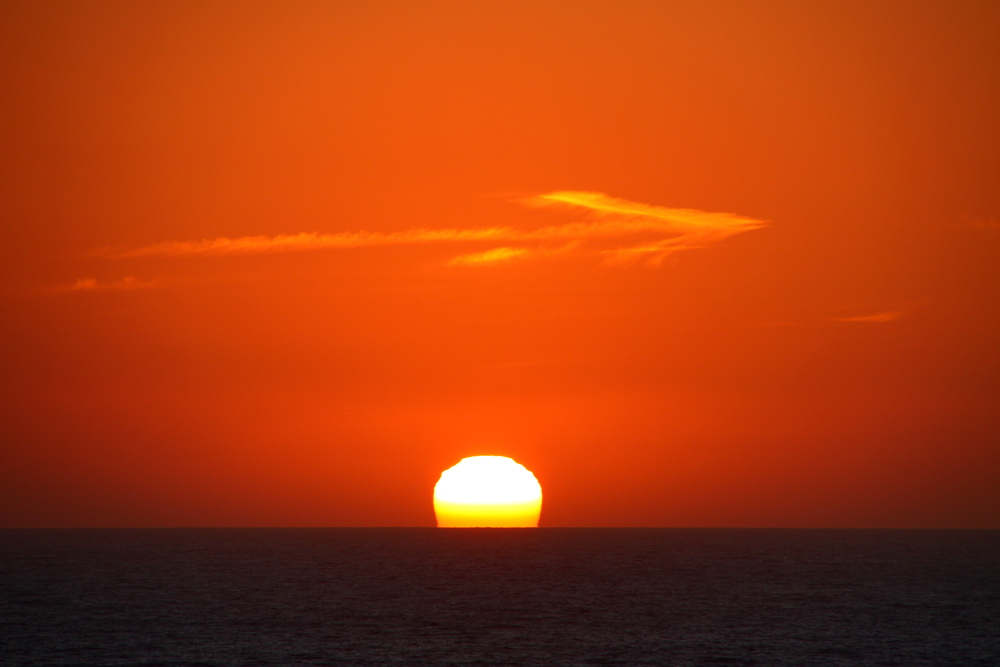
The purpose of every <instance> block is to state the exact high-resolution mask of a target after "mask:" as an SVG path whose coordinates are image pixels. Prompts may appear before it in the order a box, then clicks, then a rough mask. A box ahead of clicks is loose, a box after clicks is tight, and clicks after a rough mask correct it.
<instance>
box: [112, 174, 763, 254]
mask: <svg viewBox="0 0 1000 667" xmlns="http://www.w3.org/2000/svg"><path fill="white" fill-rule="evenodd" d="M521 203H523V204H525V205H528V206H531V207H536V208H538V207H560V208H564V209H568V210H572V211H577V212H580V213H583V214H585V215H587V216H588V217H589V218H591V220H590V221H587V222H572V223H567V224H562V225H554V226H549V227H541V228H538V229H534V230H522V229H517V228H514V227H472V228H468V229H419V228H418V229H410V230H406V231H401V232H389V233H382V232H365V231H360V232H344V233H337V234H320V233H315V232H303V233H301V234H279V235H277V236H244V237H240V238H226V237H221V238H216V239H203V240H200V241H170V242H166V243H157V244H153V245H148V246H143V247H140V248H131V249H125V250H121V249H118V250H115V249H110V248H103V249H99V250H97V251H95V254H97V255H100V256H104V257H145V256H154V255H159V256H190V255H232V254H246V253H272V252H296V251H305V250H320V249H332V248H362V247H373V246H390V245H417V244H428V243H438V244H440V243H463V244H469V243H502V244H503V245H502V246H499V247H495V248H490V249H487V250H485V251H479V252H474V253H466V254H462V255H459V256H457V257H455V258H454V259H452V260H451V261H450V262H449V264H451V265H456V266H457V265H463V266H489V265H495V264H499V263H504V262H509V261H511V260H513V259H528V258H538V257H545V256H552V255H556V254H563V253H567V252H595V253H601V254H604V255H605V256H607V257H608V258H609V259H611V260H613V261H626V262H627V261H634V260H644V261H647V262H648V263H650V264H658V263H659V262H660V261H661V260H662V259H663V258H664V257H666V256H667V255H669V254H671V253H673V252H677V251H678V250H688V249H691V248H702V247H705V246H708V245H711V244H713V243H717V242H719V241H721V240H723V239H725V238H728V237H729V236H732V235H734V234H739V233H741V232H746V231H750V230H752V229H757V228H759V227H762V226H763V225H764V224H765V223H764V222H763V221H762V220H756V219H753V218H747V217H742V216H738V215H733V214H730V213H706V212H705V211H698V210H695V209H681V208H664V207H661V206H651V205H649V204H641V203H638V202H631V201H627V200H624V199H615V198H613V197H609V196H607V195H604V194H601V193H599V192H572V191H560V192H552V193H549V194H545V195H538V196H536V197H531V198H529V199H526V200H522V202H521Z"/></svg>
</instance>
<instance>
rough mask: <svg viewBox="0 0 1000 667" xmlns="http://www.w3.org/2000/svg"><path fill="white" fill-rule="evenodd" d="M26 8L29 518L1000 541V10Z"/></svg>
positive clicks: (18, 443)
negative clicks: (534, 510) (535, 500)
mask: <svg viewBox="0 0 1000 667" xmlns="http://www.w3.org/2000/svg"><path fill="white" fill-rule="evenodd" d="M812 5H813V6H808V5H807V3H802V2H780V3H771V2H760V3H753V2H748V3H729V2H724V3H714V2H701V1H699V2H676V3H673V2H624V3H623V2H581V1H572V2H530V3H528V2H525V3H513V2H509V3H508V2H503V3H490V2H474V3H469V2H393V3H389V2H386V3H378V2H339V3H337V2H330V3H326V2H298V3H289V2H281V3H278V2H275V3H253V2H222V3H219V2H216V3H213V2H208V3H206V2H191V3H180V2H163V3H153V2H143V3H133V2H120V3H99V4H96V3H63V2H47V3H39V2H22V3H18V2H6V3H4V4H3V6H2V7H0V48H2V50H3V53H2V57H0V85H2V90H3V93H2V94H0V114H2V118H3V123H2V124H0V142H2V143H0V169H2V178H0V201H2V207H0V219H2V225H0V253H2V258H0V259H2V261H0V303H2V308H0V331H2V336H3V345H2V347H0V369H2V373H0V392H2V395H0V399H2V401H0V526H7V527H17V526H313V525H316V526H355V525H377V526H397V525H399V526H405V525H433V523H434V515H433V508H432V504H431V492H432V489H433V485H434V483H435V481H436V480H437V477H438V475H439V474H440V472H441V471H442V470H444V469H445V468H448V467H450V466H452V465H454V464H455V463H457V462H458V460H459V459H461V458H463V457H466V456H474V455H479V454H497V455H503V456H510V457H512V458H514V459H515V460H517V461H518V462H520V463H523V464H524V465H525V466H527V467H528V468H529V469H530V470H532V471H534V473H535V474H536V475H537V477H538V479H539V481H540V482H541V484H542V487H543V489H544V493H545V501H544V506H543V510H542V525H543V526H847V527H851V526H854V527H869V526H885V527H991V528H1000V345H998V341H1000V309H998V303H1000V187H998V184H1000V121H998V120H997V119H1000V6H998V5H997V4H995V3H986V2H968V3H954V2H936V3H917V2H883V3H869V2H856V3H836V2H833V3H831V2H817V3H812Z"/></svg>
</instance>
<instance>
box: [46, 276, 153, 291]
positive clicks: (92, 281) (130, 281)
mask: <svg viewBox="0 0 1000 667" xmlns="http://www.w3.org/2000/svg"><path fill="white" fill-rule="evenodd" d="M157 284H158V282H157V281H155V280H146V281H143V280H139V279H137V278H132V277H131V276H129V277H127V278H122V279H121V280H116V281H113V282H100V281H99V280H97V278H77V280H76V282H75V283H73V284H72V285H60V286H58V287H53V288H50V289H48V290H47V291H49V292H53V293H57V294H58V293H62V292H108V291H119V290H134V289H146V288H149V287H155V286H156V285H157Z"/></svg>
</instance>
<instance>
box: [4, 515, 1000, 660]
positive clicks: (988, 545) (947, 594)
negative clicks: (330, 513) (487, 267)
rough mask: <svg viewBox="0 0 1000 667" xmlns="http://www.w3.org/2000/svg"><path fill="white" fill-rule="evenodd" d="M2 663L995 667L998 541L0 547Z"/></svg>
mask: <svg viewBox="0 0 1000 667" xmlns="http://www.w3.org/2000/svg"><path fill="white" fill-rule="evenodd" d="M0 664H2V665H4V666H8V665H9V666H13V665H164V666H168V665H171V666H172V665H206V666H207V665H545V666H547V667H548V666H555V665H907V666H914V665H990V666H991V667H995V666H997V665H1000V531H826V530H822V531H821V530H673V529H558V528H550V529H545V528H542V529H538V530H517V529H513V530H500V529H493V530H490V529H466V530H458V529H452V530H437V529H419V528H418V529H407V528H398V529H343V528H337V529H259V530H257V529H247V530H243V529H205V530H197V529H195V530H48V531H0Z"/></svg>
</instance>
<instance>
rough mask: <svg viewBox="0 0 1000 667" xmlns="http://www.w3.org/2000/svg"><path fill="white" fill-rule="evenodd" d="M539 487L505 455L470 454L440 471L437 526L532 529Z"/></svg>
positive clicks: (539, 502)
mask: <svg viewBox="0 0 1000 667" xmlns="http://www.w3.org/2000/svg"><path fill="white" fill-rule="evenodd" d="M541 512H542V487H541V485H540V484H539V483H538V480H537V479H535V476H534V475H533V474H531V471H530V470H528V469H527V468H525V467H524V466H523V465H521V464H520V463H517V462H515V461H514V460H513V459H509V458H507V457H506V456H470V457H469V458H465V459H462V460H461V461H459V462H458V463H457V464H456V465H454V466H453V467H451V468H448V469H447V470H445V471H444V472H443V473H441V479H439V480H438V483H437V484H436V485H435V486H434V514H435V515H436V516H437V525H438V526H439V527H441V528H535V527H537V526H538V517H539V516H540V515H541Z"/></svg>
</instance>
